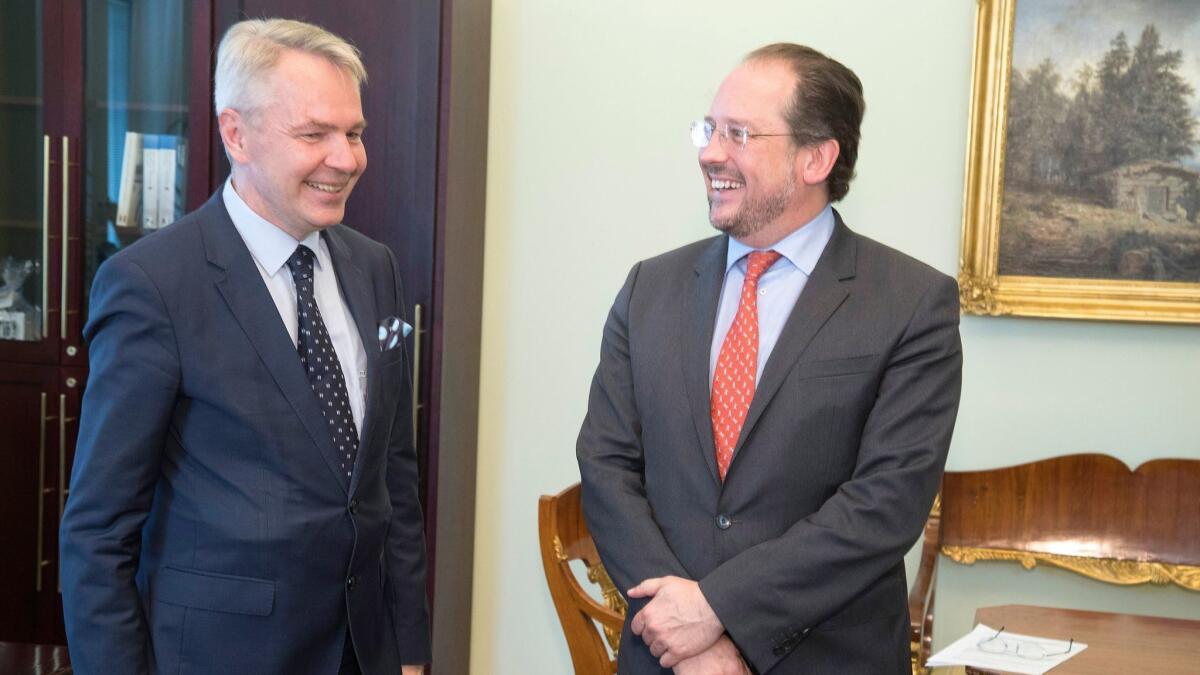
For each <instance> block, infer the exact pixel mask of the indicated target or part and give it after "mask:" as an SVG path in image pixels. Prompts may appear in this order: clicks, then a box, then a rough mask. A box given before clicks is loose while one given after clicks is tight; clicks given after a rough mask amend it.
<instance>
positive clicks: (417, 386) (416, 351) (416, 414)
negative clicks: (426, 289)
mask: <svg viewBox="0 0 1200 675" xmlns="http://www.w3.org/2000/svg"><path fill="white" fill-rule="evenodd" d="M413 324H414V325H413V376H412V430H413V447H416V445H417V443H418V439H419V438H420V434H419V433H418V431H417V425H418V424H420V419H421V416H420V415H421V333H422V332H424V331H422V330H421V306H420V305H417V306H416V307H414V308H413Z"/></svg>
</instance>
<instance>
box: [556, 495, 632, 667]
mask: <svg viewBox="0 0 1200 675" xmlns="http://www.w3.org/2000/svg"><path fill="white" fill-rule="evenodd" d="M579 495H580V490H579V483H576V484H574V485H572V486H571V487H569V488H567V489H566V490H563V491H562V492H560V493H558V494H557V495H555V496H553V497H551V496H549V495H543V496H542V497H541V498H540V499H539V500H538V536H539V538H540V539H541V548H542V567H543V568H545V571H546V583H547V585H549V586H550V596H551V597H552V598H553V599H554V609H555V610H556V611H557V612H558V620H559V622H560V623H561V624H562V629H563V634H564V635H565V636H566V638H567V647H568V648H569V649H570V651H571V661H572V662H573V663H574V664H575V673H576V675H612V673H615V672H617V662H616V655H617V646H618V644H619V643H620V641H621V626H622V625H623V624H624V622H625V612H626V610H627V609H628V606H627V604H626V602H625V598H623V597H621V594H620V593H619V592H618V591H617V588H616V586H614V585H613V582H612V579H610V578H609V576H608V573H607V572H605V571H604V566H603V565H602V564H601V563H600V554H599V553H597V552H596V544H595V543H594V542H593V541H592V537H591V535H590V534H588V529H587V524H586V523H584V521H583V508H582V506H581V505H580V501H579ZM572 560H581V561H583V564H584V566H585V568H586V570H587V578H588V580H589V581H591V582H592V583H593V584H596V585H597V586H598V587H599V589H600V597H601V598H603V600H604V604H600V603H599V602H597V601H596V600H595V599H594V598H593V597H592V596H591V595H590V594H589V593H588V591H587V590H585V589H584V587H583V585H581V584H580V583H579V579H578V578H577V577H576V576H575V573H574V571H572V569H571V566H570V563H571V561H572ZM597 624H599V625H600V628H597ZM602 633H603V637H601V634H602ZM606 642H607V644H608V647H607V648H606V647H605V643H606ZM609 649H611V650H612V657H610V656H609V653H608V652H609Z"/></svg>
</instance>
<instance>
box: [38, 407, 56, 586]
mask: <svg viewBox="0 0 1200 675" xmlns="http://www.w3.org/2000/svg"><path fill="white" fill-rule="evenodd" d="M38 419H39V420H40V424H39V425H38V489H37V500H38V503H37V572H36V576H35V577H34V590H36V591H37V592H39V593H40V592H41V591H42V570H43V569H44V568H45V567H46V565H49V564H50V561H49V560H47V559H45V558H43V557H42V553H43V552H44V551H43V549H44V548H45V546H46V532H45V530H46V495H47V494H49V493H51V492H53V490H54V489H53V488H50V489H46V423H47V422H49V421H51V420H53V419H54V417H53V416H47V415H46V392H42V405H41V414H40V415H39V417H38Z"/></svg>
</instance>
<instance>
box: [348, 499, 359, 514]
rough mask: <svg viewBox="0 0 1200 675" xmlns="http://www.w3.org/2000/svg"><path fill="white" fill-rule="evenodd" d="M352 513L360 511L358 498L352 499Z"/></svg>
mask: <svg viewBox="0 0 1200 675" xmlns="http://www.w3.org/2000/svg"><path fill="white" fill-rule="evenodd" d="M350 513H351V515H353V514H355V513H358V500H357V499H351V500H350Z"/></svg>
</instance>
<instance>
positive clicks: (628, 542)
mask: <svg viewBox="0 0 1200 675" xmlns="http://www.w3.org/2000/svg"><path fill="white" fill-rule="evenodd" d="M639 266H640V263H639ZM639 266H635V267H634V268H633V270H631V271H630V273H629V278H628V279H627V280H626V281H625V286H624V287H623V288H622V289H621V292H620V293H619V294H618V295H617V299H616V301H615V302H614V303H613V307H612V310H611V311H610V312H609V315H608V320H607V321H606V322H605V324H604V337H603V340H602V342H601V347H600V365H599V366H598V367H597V368H596V374H595V376H594V377H593V378H592V387H591V393H590V395H589V397H588V409H587V416H586V417H585V418H584V420H583V428H582V429H581V430H580V432H579V440H578V442H577V444H576V455H577V458H578V460H579V473H580V476H581V479H582V488H583V515H584V518H585V520H586V521H587V525H588V530H589V531H590V532H591V533H592V538H593V539H594V540H595V542H596V548H597V549H598V551H599V552H600V557H601V559H602V560H603V561H604V567H605V569H606V570H607V571H608V573H609V574H610V575H611V576H612V578H613V581H614V583H615V584H616V586H617V588H618V589H620V591H621V593H622V594H624V593H625V592H626V591H627V590H628V589H630V588H632V587H634V586H636V585H637V584H639V583H641V582H642V581H643V580H645V579H648V578H651V577H661V576H665V575H674V576H678V577H683V578H685V579H690V578H691V577H690V575H689V574H688V572H687V570H685V569H684V567H683V565H682V564H681V563H680V562H679V559H678V558H677V557H676V556H675V553H674V552H673V551H672V550H671V547H670V545H668V544H667V541H666V538H665V537H663V533H662V530H660V529H659V527H658V523H657V521H655V519H654V512H653V510H652V509H651V508H650V503H649V501H648V500H647V499H646V485H645V478H644V473H645V457H644V451H645V450H644V448H643V446H642V423H641V419H640V418H639V414H638V410H637V405H636V402H635V401H634V391H633V374H632V369H631V365H630V357H629V354H630V351H629V304H630V299H631V297H632V295H633V289H634V286H635V284H636V281H637V275H638V269H639ZM627 599H628V598H627ZM646 602H647V601H646V600H644V599H643V600H635V601H633V602H631V604H630V611H629V615H630V616H632V615H633V614H634V613H636V612H637V611H639V610H640V609H641V607H642V606H644V605H645V604H646Z"/></svg>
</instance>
